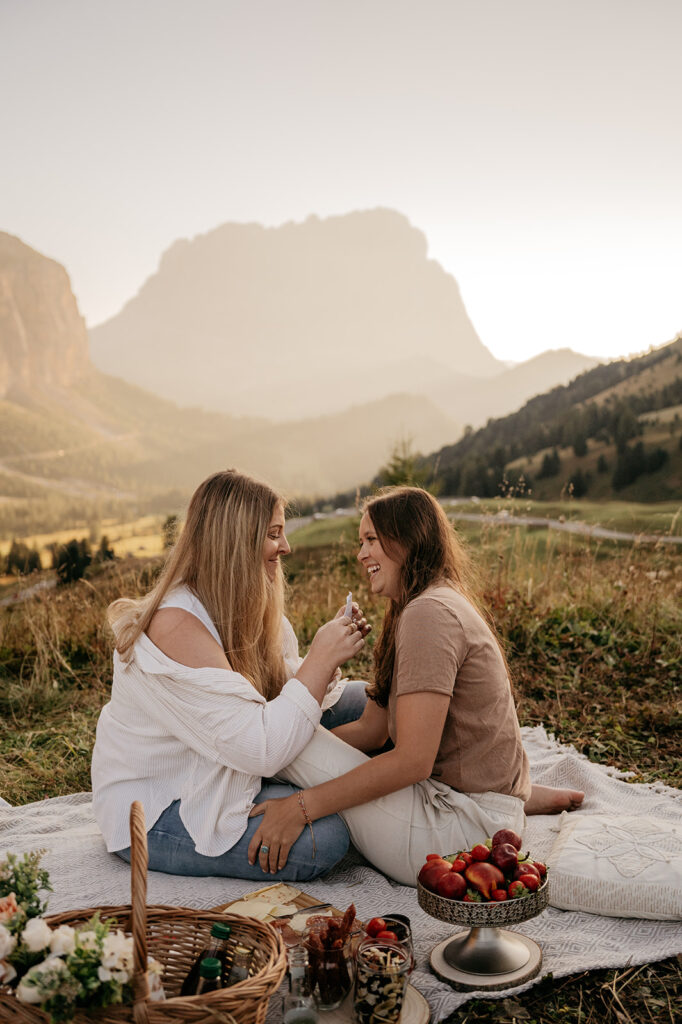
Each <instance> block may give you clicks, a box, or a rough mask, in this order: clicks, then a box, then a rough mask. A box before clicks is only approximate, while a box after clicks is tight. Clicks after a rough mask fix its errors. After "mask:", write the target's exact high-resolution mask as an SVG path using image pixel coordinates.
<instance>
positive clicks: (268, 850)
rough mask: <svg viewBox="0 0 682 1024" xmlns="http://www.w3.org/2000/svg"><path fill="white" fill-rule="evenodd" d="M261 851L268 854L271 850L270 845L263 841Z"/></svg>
mask: <svg viewBox="0 0 682 1024" xmlns="http://www.w3.org/2000/svg"><path fill="white" fill-rule="evenodd" d="M260 852H261V853H265V854H267V853H269V852H270V847H269V846H266V845H265V843H261V848H260Z"/></svg>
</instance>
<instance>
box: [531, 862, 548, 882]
mask: <svg viewBox="0 0 682 1024" xmlns="http://www.w3.org/2000/svg"><path fill="white" fill-rule="evenodd" d="M533 864H534V865H535V867H536V868H537V869H538V871H539V872H540V878H544V877H545V875H546V874H547V865H546V864H543V863H542V861H541V860H534V861H533Z"/></svg>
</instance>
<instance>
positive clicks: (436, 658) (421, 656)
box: [388, 584, 530, 801]
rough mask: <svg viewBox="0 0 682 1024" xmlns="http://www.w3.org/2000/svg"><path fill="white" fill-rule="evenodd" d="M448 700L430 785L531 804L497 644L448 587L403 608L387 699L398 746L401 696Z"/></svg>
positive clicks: (433, 590)
mask: <svg viewBox="0 0 682 1024" xmlns="http://www.w3.org/2000/svg"><path fill="white" fill-rule="evenodd" d="M421 692H431V693H447V694H448V695H449V696H450V697H451V699H450V707H449V709H448V715H447V718H446V721H445V726H444V729H443V735H442V737H441V741H440V747H439V748H438V754H437V757H436V762H435V764H434V768H433V773H432V777H433V778H436V779H438V781H440V782H445V783H447V785H449V786H452V788H453V789H457V790H459V791H460V792H461V793H486V792H493V793H506V794H509V795H511V796H517V797H520V798H521V799H522V800H524V801H525V800H527V799H528V797H529V796H530V775H529V769H528V758H527V756H526V752H525V751H524V749H523V745H522V743H521V731H520V729H519V722H518V718H517V717H516V709H515V707H514V701H513V698H512V693H511V687H510V684H509V677H508V675H507V670H506V667H505V664H504V660H503V658H502V655H501V653H500V649H499V647H498V645H497V642H496V640H495V637H494V636H493V634H492V632H491V630H490V628H489V627H488V625H487V624H486V623H485V622H484V620H483V619H482V618H481V616H480V615H479V614H478V612H477V611H476V609H475V608H474V607H473V605H471V604H470V603H469V601H467V599H466V598H465V597H463V596H462V594H460V593H458V592H457V591H456V590H453V588H452V587H449V586H447V585H446V584H440V585H435V586H432V587H429V588H428V589H427V590H425V591H424V592H423V593H422V594H420V595H419V597H416V598H414V600H412V601H410V603H409V604H408V605H407V606H406V607H405V608H404V610H403V612H402V614H401V616H400V621H399V622H398V628H397V634H396V654H395V665H394V670H393V680H392V683H391V692H390V695H389V699H388V728H389V734H390V737H391V739H392V740H393V742H394V743H395V742H396V737H397V732H396V704H397V700H398V697H400V696H402V695H403V694H405V693H421Z"/></svg>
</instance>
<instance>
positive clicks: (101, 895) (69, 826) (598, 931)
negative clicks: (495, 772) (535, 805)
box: [0, 726, 682, 1022]
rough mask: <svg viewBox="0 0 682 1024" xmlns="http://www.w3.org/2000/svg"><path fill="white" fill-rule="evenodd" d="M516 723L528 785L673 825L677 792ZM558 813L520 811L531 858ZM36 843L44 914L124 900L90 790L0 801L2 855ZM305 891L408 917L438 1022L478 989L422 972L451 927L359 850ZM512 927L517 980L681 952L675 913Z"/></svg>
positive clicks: (185, 887)
mask: <svg viewBox="0 0 682 1024" xmlns="http://www.w3.org/2000/svg"><path fill="white" fill-rule="evenodd" d="M522 732H523V741H524V746H525V747H526V750H527V751H528V755H529V758H530V762H531V774H532V778H533V781H534V782H538V783H542V784H544V785H549V786H562V787H571V788H576V789H583V790H584V791H585V794H586V796H585V802H584V805H583V807H582V808H581V809H580V810H579V811H576V812H573V813H574V814H579V815H589V814H599V813H605V814H612V815H624V816H625V815H646V816H653V817H657V818H662V819H664V820H666V821H674V822H677V823H678V824H680V825H682V791H680V790H676V789H671V788H670V787H667V786H664V785H642V784H631V783H628V782H626V781H625V779H626V778H627V774H626V773H622V772H618V771H617V770H615V769H612V768H607V767H604V766H603V765H597V764H593V763H592V762H590V761H588V760H587V758H585V757H584V756H583V755H581V754H579V753H578V752H577V751H576V750H575V749H574V748H573V747H570V746H567V745H564V744H560V743H557V742H556V741H555V740H554V738H553V737H552V736H549V735H548V734H547V733H546V731H545V730H544V729H543V728H542V726H537V727H535V728H525V729H523V730H522ZM6 795H8V796H11V795H10V794H6ZM557 820H558V819H557V818H556V817H555V816H550V815H547V816H545V815H537V816H535V817H532V818H529V819H528V825H527V828H526V831H525V833H524V847H526V848H528V849H530V850H531V851H532V853H533V855H534V856H535V857H536V859H538V860H540V859H546V858H547V856H548V854H549V852H550V850H551V848H552V845H553V843H554V841H555V839H556V835H557ZM39 847H43V848H45V849H46V851H47V852H46V854H45V857H44V859H43V864H44V866H45V867H46V868H47V869H48V871H49V872H50V879H51V882H52V885H53V887H54V892H53V893H52V894H51V895H50V900H49V907H48V910H49V912H50V913H59V912H61V911H64V910H69V909H75V908H79V907H90V906H98V905H105V904H109V905H112V904H114V905H115V904H121V903H128V902H130V869H129V867H128V865H127V864H125V863H124V862H123V861H121V860H119V859H118V858H117V857H116V856H115V855H113V854H108V853H107V852H106V849H105V846H104V841H103V839H102V836H101V833H100V831H99V828H98V826H97V823H96V822H95V819H94V817H93V813H92V803H91V795H90V794H89V793H76V794H73V795H70V796H64V797H57V798H55V799H52V800H45V801H42V802H40V803H33V804H28V805H26V806H23V807H5V806H0V856H1V855H2V853H3V852H4V851H8V850H11V851H13V852H15V853H20V852H25V851H27V850H33V849H37V848H39ZM434 852H443V853H444V852H447V851H434ZM268 881H269V876H265V875H264V876H263V884H267V883H268ZM254 888H256V886H255V885H254V883H253V882H246V881H241V880H237V879H229V878H182V877H178V876H176V875H166V874H160V873H156V872H151V873H150V875H149V886H148V901H149V903H150V904H152V903H155V904H159V903H161V904H171V905H176V906H186V907H201V908H209V907H213V906H217V905H219V904H222V903H226V902H228V901H229V900H232V899H237V898H238V897H240V896H242V895H243V894H244V893H247V892H249V891H252V890H253V889H254ZM305 890H306V892H309V893H310V894H311V895H313V896H315V897H316V898H319V900H320V901H323V900H324V901H326V900H329V901H331V902H333V903H334V905H335V906H337V907H339V908H341V909H344V908H345V907H347V906H348V904H350V903H351V902H353V903H355V906H356V908H357V911H358V916H359V917H360V918H361V919H362V918H365V919H366V918H368V917H372V916H374V915H375V914H377V913H390V912H394V913H403V914H407V915H408V916H409V917H410V918H411V920H412V928H413V934H414V940H415V958H416V967H415V970H414V973H413V975H412V979H411V980H412V984H413V985H414V986H415V987H416V988H417V989H419V990H420V991H421V992H422V994H423V995H424V996H425V997H426V999H427V1000H428V1002H429V1005H430V1007H431V1012H432V1020H433V1021H441V1020H443V1018H445V1017H446V1016H447V1015H448V1014H450V1013H451V1012H452V1011H453V1010H454V1009H456V1008H457V1007H458V1006H461V1005H462V1004H463V1003H465V1002H466V1001H467V1000H468V999H470V998H472V997H473V996H475V995H476V994H477V993H475V992H455V991H454V990H453V989H451V988H450V987H449V986H448V985H446V984H444V983H442V982H440V981H439V980H438V979H437V978H436V977H435V976H434V975H432V974H431V973H430V970H429V954H430V952H431V949H432V948H433V947H434V946H435V945H436V944H437V943H439V942H441V941H442V940H443V939H445V938H447V937H448V935H450V934H452V933H453V932H454V931H455V930H456V929H455V928H453V926H451V925H447V924H445V923H443V922H441V921H437V920H435V919H434V918H431V917H429V916H428V915H426V914H425V913H424V912H423V911H422V910H421V909H420V907H419V905H418V903H417V894H416V890H415V889H410V888H407V887H406V886H402V885H398V884H397V883H395V882H392V881H390V880H389V879H387V878H386V877H384V876H383V875H381V874H380V873H379V872H378V871H376V870H375V869H374V868H372V867H370V866H369V864H368V863H367V862H366V861H365V860H363V858H362V857H361V856H360V855H359V854H358V853H357V852H355V851H352V852H351V853H350V854H348V856H347V857H346V858H345V859H344V860H343V861H342V863H341V864H340V865H339V866H338V867H337V868H336V869H335V870H334V871H333V872H331V873H330V874H329V875H327V876H326V877H325V878H322V879H318V880H317V881H315V882H310V883H306V884H305ZM516 929H517V930H518V931H520V932H523V933H524V934H525V935H527V936H529V937H530V938H532V939H534V940H535V941H536V942H538V943H539V944H540V946H541V947H542V953H543V965H542V971H541V973H540V975H539V976H538V978H536V979H535V980H534V981H531V982H529V983H527V984H526V985H525V986H523V988H528V987H530V986H531V985H533V984H535V983H536V982H537V981H539V980H540V978H541V977H542V976H544V975H546V974H548V973H550V972H551V973H552V974H553V976H554V977H555V978H561V977H565V976H566V975H569V974H576V973H580V972H581V971H586V970H593V969H596V968H615V967H624V966H626V965H629V964H643V963H649V962H652V961H654V960H661V959H664V958H665V957H668V956H672V955H674V954H676V953H679V952H680V951H682V921H656V920H653V921H652V920H634V919H623V918H617V917H600V916H598V915H595V914H588V913H576V912H568V911H562V910H556V909H553V908H551V907H550V908H548V909H547V910H545V911H544V912H543V913H542V914H540V915H539V916H538V917H535V918H533V919H531V920H529V921H524V922H523V923H522V924H520V925H518V926H516ZM513 991H516V992H519V991H521V989H519V988H516V989H514V990H513ZM478 994H479V995H480V994H481V993H478ZM508 995H509V990H508V991H506V992H496V993H492V994H491V997H492V998H497V997H499V998H503V997H504V996H508ZM276 1002H277V1001H276V1000H273V1001H272V1004H271V1007H272V1008H271V1012H270V1014H269V1016H268V1020H269V1021H273V1022H274V1021H277V1020H278V1019H279V1016H278V1010H277V1007H276V1005H275V1004H276Z"/></svg>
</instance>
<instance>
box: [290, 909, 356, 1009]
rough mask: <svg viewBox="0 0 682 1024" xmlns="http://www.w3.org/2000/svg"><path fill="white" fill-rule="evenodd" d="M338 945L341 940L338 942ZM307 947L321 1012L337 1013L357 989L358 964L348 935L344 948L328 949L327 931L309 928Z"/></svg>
mask: <svg viewBox="0 0 682 1024" xmlns="http://www.w3.org/2000/svg"><path fill="white" fill-rule="evenodd" d="M336 941H337V942H338V941H340V940H336ZM303 946H304V948H305V949H306V950H307V953H308V962H309V964H310V986H311V989H312V993H313V996H314V997H315V1004H316V1006H317V1008H318V1010H323V1011H324V1010H335V1009H336V1007H337V1006H340V1005H341V1003H342V1002H343V1001H344V999H345V998H346V996H347V995H348V993H349V992H350V990H351V989H352V987H353V975H354V967H355V962H354V958H353V953H352V950H351V939H350V936H348V937H347V938H346V939H345V941H344V942H343V945H340V946H333V947H332V948H331V949H330V948H327V945H326V944H325V939H324V929H322V930H321V929H319V928H317V927H315V926H313V927H312V928H308V929H306V931H305V933H304V935H303Z"/></svg>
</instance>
